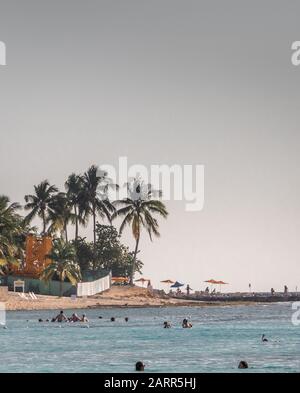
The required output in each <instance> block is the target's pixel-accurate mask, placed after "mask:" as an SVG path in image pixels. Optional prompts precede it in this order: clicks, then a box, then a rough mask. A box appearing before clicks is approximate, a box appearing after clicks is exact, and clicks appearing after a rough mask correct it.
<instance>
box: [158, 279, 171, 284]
mask: <svg viewBox="0 0 300 393" xmlns="http://www.w3.org/2000/svg"><path fill="white" fill-rule="evenodd" d="M161 282H162V283H164V284H174V281H172V280H163V281H161Z"/></svg>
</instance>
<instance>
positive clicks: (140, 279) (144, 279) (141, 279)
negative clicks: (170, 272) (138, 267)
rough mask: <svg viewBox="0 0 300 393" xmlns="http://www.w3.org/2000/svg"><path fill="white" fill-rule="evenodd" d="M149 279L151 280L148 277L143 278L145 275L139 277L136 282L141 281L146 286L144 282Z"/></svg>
mask: <svg viewBox="0 0 300 393" xmlns="http://www.w3.org/2000/svg"><path fill="white" fill-rule="evenodd" d="M147 281H150V280H148V279H147V278H143V277H141V278H139V279H138V280H135V282H141V283H142V285H143V286H144V283H145V282H147Z"/></svg>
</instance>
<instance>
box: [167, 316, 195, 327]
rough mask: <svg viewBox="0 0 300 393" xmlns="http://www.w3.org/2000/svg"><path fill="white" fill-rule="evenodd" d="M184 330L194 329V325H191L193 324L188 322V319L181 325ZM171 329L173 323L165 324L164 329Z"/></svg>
mask: <svg viewBox="0 0 300 393" xmlns="http://www.w3.org/2000/svg"><path fill="white" fill-rule="evenodd" d="M181 326H182V327H183V328H184V329H190V328H192V327H193V325H192V324H191V322H189V321H188V319H187V318H184V320H183V321H182V325H181ZM170 327H172V325H171V323H170V322H168V321H165V322H164V328H165V329H169V328H170Z"/></svg>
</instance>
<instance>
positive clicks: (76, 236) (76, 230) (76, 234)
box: [74, 205, 78, 241]
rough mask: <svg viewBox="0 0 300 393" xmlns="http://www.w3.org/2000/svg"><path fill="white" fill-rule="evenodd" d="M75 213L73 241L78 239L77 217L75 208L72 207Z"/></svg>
mask: <svg viewBox="0 0 300 393" xmlns="http://www.w3.org/2000/svg"><path fill="white" fill-rule="evenodd" d="M74 211H75V241H77V239H78V215H77V206H76V205H75V206H74Z"/></svg>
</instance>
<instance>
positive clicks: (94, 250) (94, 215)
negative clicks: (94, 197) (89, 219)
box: [93, 207, 96, 270]
mask: <svg viewBox="0 0 300 393" xmlns="http://www.w3.org/2000/svg"><path fill="white" fill-rule="evenodd" d="M93 234H94V249H93V268H94V270H95V268H96V209H95V207H93Z"/></svg>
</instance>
